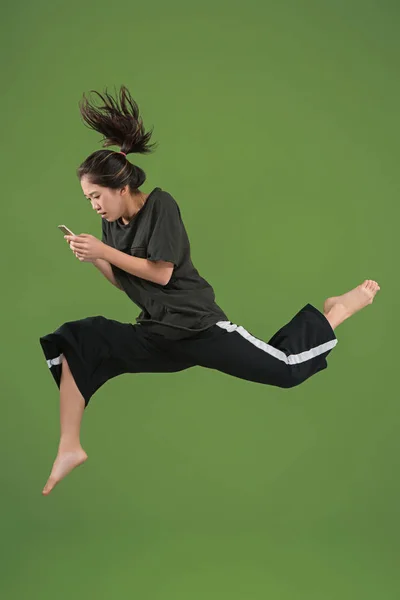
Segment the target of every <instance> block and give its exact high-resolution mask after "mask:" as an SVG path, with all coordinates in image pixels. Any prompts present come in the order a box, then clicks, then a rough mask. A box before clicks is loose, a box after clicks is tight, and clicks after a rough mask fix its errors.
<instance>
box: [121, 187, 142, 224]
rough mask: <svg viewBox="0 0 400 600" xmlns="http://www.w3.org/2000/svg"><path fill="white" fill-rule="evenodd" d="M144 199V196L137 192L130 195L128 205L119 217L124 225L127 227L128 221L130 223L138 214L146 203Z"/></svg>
mask: <svg viewBox="0 0 400 600" xmlns="http://www.w3.org/2000/svg"><path fill="white" fill-rule="evenodd" d="M146 197H147V196H146V194H143V192H137V193H136V194H132V196H130V202H129V205H128V206H127V208H126V210H125V212H124V214H123V215H122V216H121V221H122V222H123V223H124V224H125V225H127V224H128V223H129V221H131V220H132V219H133V217H134V216H135V215H136V214H137V213H138V212H139V210H140V209H141V208H142V206H143V204H144V203H145V201H146Z"/></svg>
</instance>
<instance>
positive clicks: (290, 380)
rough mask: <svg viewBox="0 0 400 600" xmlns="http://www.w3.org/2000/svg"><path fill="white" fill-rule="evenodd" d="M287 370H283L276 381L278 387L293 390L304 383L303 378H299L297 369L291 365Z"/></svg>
mask: <svg viewBox="0 0 400 600" xmlns="http://www.w3.org/2000/svg"><path fill="white" fill-rule="evenodd" d="M286 366H287V368H286V369H282V371H281V372H280V373H279V375H278V377H277V379H276V384H275V385H276V386H277V387H280V388H284V389H288V388H293V387H296V386H297V385H300V383H301V382H302V381H303V380H302V379H301V377H299V376H298V373H296V371H295V369H293V367H291V366H290V365H286Z"/></svg>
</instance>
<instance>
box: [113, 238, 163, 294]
mask: <svg viewBox="0 0 400 600" xmlns="http://www.w3.org/2000/svg"><path fill="white" fill-rule="evenodd" d="M104 260H106V261H107V262H109V263H111V264H113V265H115V266H116V267H118V268H119V269H122V270H123V271H125V272H126V273H129V274H130V275H135V276H136V277H140V278H141V279H147V281H152V282H153V283H158V284H159V285H165V281H164V279H165V269H162V268H161V267H160V266H158V265H157V264H156V263H155V262H151V261H150V260H147V258H138V257H137V256H131V255H130V254H126V253H125V252H120V251H119V250H117V249H116V248H112V247H111V246H107V245H106V247H105V250H104Z"/></svg>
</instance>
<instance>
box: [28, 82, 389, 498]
mask: <svg viewBox="0 0 400 600" xmlns="http://www.w3.org/2000/svg"><path fill="white" fill-rule="evenodd" d="M94 93H95V94H97V96H98V97H99V98H100V99H101V101H102V103H103V104H102V105H101V106H96V105H94V104H92V103H90V102H89V100H88V99H87V98H86V97H85V94H84V95H83V98H82V100H81V101H80V103H79V108H80V112H81V115H82V118H83V120H84V122H85V124H86V125H87V126H89V127H90V128H91V129H94V130H95V131H97V132H99V133H100V134H102V136H103V140H102V141H103V148H107V147H108V146H117V147H118V148H120V150H119V151H113V150H106V149H102V150H97V151H95V152H93V153H92V154H90V156H88V157H87V158H86V160H85V161H84V162H83V163H82V164H81V165H80V167H79V168H78V172H77V175H78V178H79V181H80V184H81V187H82V190H83V193H84V195H85V197H86V198H87V199H88V200H89V201H90V204H91V206H92V208H93V210H95V211H96V212H97V213H98V214H99V215H100V216H101V219H102V239H101V241H100V240H99V239H97V238H96V237H94V236H92V235H88V234H84V233H83V234H80V235H74V236H68V235H67V236H65V238H66V240H67V242H68V244H69V246H70V248H71V250H72V251H73V253H74V255H75V256H76V258H77V259H78V260H80V261H81V262H91V263H93V264H94V266H95V267H96V268H97V269H98V270H99V271H100V272H101V273H102V274H103V275H104V276H105V277H106V278H107V279H108V280H109V281H110V283H112V284H113V285H114V286H116V287H117V288H118V289H120V290H121V291H123V292H124V293H125V294H127V296H128V297H129V298H130V299H131V300H132V302H133V303H134V304H136V305H137V306H138V307H139V308H140V309H141V313H140V314H139V316H138V317H137V318H136V323H135V324H132V323H121V322H119V321H115V320H112V319H107V318H105V317H102V316H94V317H87V318H85V319H81V320H79V321H69V322H67V323H64V324H63V325H61V327H59V328H58V329H57V330H56V331H54V332H53V333H50V334H48V335H45V336H43V337H41V338H40V343H41V347H42V349H43V352H44V355H45V357H46V360H47V364H48V366H49V368H50V372H51V374H52V376H53V377H54V380H55V382H56V384H57V386H58V388H59V390H60V427H61V436H60V442H59V447H58V453H57V457H56V459H55V461H54V464H53V467H52V470H51V473H50V476H49V479H48V481H47V483H46V485H45V487H44V489H43V492H42V493H43V495H48V494H49V493H50V492H51V490H52V489H53V488H54V486H55V485H56V484H57V483H58V482H59V481H61V479H63V478H64V477H65V476H66V475H67V474H68V473H69V472H70V471H72V469H74V468H75V467H77V466H78V465H81V464H82V463H84V462H85V460H86V459H87V454H86V453H85V451H84V450H83V448H82V446H81V442H80V427H81V420H82V416H83V412H84V409H85V408H86V407H87V405H88V403H89V400H90V398H91V397H92V396H93V394H94V393H95V392H96V390H98V389H99V388H100V387H101V386H102V385H103V384H104V383H105V382H106V381H108V380H109V379H112V378H113V377H116V376H117V375H121V374H123V373H172V372H177V371H183V370H184V369H189V368H190V367H194V366H202V367H207V368H208V369H216V370H218V371H221V372H223V373H227V374H228V375H233V376H234V377H239V378H241V379H247V380H248V381H254V382H257V383H263V384H267V385H273V386H277V387H280V388H290V387H294V386H296V385H299V384H300V383H302V382H303V381H305V380H306V379H308V378H309V377H311V376H312V375H314V374H315V373H318V371H321V370H323V369H325V368H326V367H327V361H326V358H327V356H328V354H329V353H330V351H331V350H332V348H334V347H335V346H336V344H337V339H336V336H335V333H334V330H335V329H336V327H338V325H340V324H341V323H342V322H343V321H344V320H346V319H348V318H349V317H351V316H352V315H353V314H354V313H355V312H357V311H359V310H360V309H362V308H364V307H365V306H367V305H368V304H371V303H372V301H373V299H374V296H375V294H376V293H377V291H378V290H379V289H380V287H379V285H378V284H377V283H376V282H375V281H372V280H366V281H364V282H363V283H361V284H360V285H358V286H357V287H356V288H354V289H352V290H351V291H349V292H347V293H345V294H343V295H341V296H335V297H332V298H328V299H327V300H326V301H325V303H324V306H323V311H322V312H320V311H319V310H318V309H317V308H315V307H314V306H312V305H311V304H307V305H306V306H304V307H303V308H302V309H301V310H300V311H299V312H298V313H297V314H296V315H295V316H294V317H293V318H292V319H291V321H289V322H288V323H287V324H286V325H284V326H283V327H282V328H281V329H279V331H278V332H277V333H275V335H274V336H273V337H272V338H271V339H270V340H269V341H268V342H264V341H262V340H260V339H258V338H256V337H255V336H254V335H252V334H251V333H249V332H248V331H247V330H246V329H244V327H242V326H239V325H235V324H234V323H233V322H231V321H230V320H229V319H228V317H227V315H226V314H225V313H224V311H223V310H222V309H221V308H220V307H219V306H218V305H217V304H216V302H215V295H214V290H213V288H212V287H211V285H210V284H209V283H208V282H207V281H206V280H205V279H204V278H203V277H201V275H200V274H199V272H198V271H197V269H196V268H195V267H194V265H193V263H192V260H191V256H190V243H189V239H188V236H187V233H186V229H185V225H184V223H183V220H182V215H181V211H180V208H179V206H178V204H177V202H176V201H175V199H174V198H173V197H172V196H171V194H169V193H168V192H167V191H165V190H162V189H161V188H159V187H156V188H154V189H153V190H152V191H151V193H150V194H145V193H143V192H142V191H140V188H141V187H142V185H143V184H144V182H145V180H146V175H145V173H144V172H143V170H142V169H141V168H139V167H138V166H136V165H134V164H133V163H131V162H130V161H129V160H128V158H127V155H128V154H132V153H135V152H136V153H141V154H147V153H149V152H151V151H152V150H153V149H154V143H150V139H151V135H152V131H147V132H146V131H145V129H144V126H143V122H142V119H141V117H140V115H139V109H138V106H137V104H136V102H135V101H134V100H133V98H132V97H131V95H130V93H129V91H128V89H127V88H126V87H125V86H122V87H121V88H120V91H119V93H118V94H116V95H115V98H113V97H112V96H111V95H110V94H109V93H108V92H107V90H106V91H105V92H104V93H103V94H100V93H98V92H94Z"/></svg>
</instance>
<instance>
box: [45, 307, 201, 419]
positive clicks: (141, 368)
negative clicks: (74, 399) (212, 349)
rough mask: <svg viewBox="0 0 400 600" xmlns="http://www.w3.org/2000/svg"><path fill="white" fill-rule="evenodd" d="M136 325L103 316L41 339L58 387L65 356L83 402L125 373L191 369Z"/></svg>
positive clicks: (67, 325)
mask: <svg viewBox="0 0 400 600" xmlns="http://www.w3.org/2000/svg"><path fill="white" fill-rule="evenodd" d="M159 339H161V338H160V336H154V335H152V334H151V333H149V332H147V331H145V330H144V329H143V328H142V327H140V326H138V325H133V324H132V323H120V322H119V321H115V320H113V319H107V318H105V317H103V316H95V317H86V318H85V319H80V320H78V321H69V322H67V323H64V324H63V325H61V326H60V327H59V328H58V329H57V330H56V331H54V332H52V333H49V334H47V335H44V336H42V337H41V338H40V344H41V346H42V350H43V352H44V355H45V358H46V362H47V365H48V367H49V369H50V373H51V374H52V376H53V378H54V381H55V383H56V384H57V386H58V388H59V387H60V383H61V369H62V358H63V356H65V358H66V360H67V362H68V365H69V367H70V369H71V373H72V376H73V378H74V380H75V383H76V385H77V387H78V389H79V391H80V392H81V394H82V396H83V398H84V400H85V408H86V407H87V405H88V404H89V400H90V398H91V397H92V396H93V394H94V393H95V392H96V391H97V390H98V389H99V388H100V387H101V386H102V385H104V384H105V383H106V382H107V381H108V380H109V379H112V378H113V377H117V376H118V375H122V374H124V373H173V372H177V371H183V370H184V369H188V368H190V367H193V366H194V364H193V363H192V362H191V361H190V360H189V359H188V358H187V357H184V356H179V357H178V356H173V355H172V354H171V353H170V352H169V348H168V345H166V344H164V345H163V346H161V345H160V343H158V340H159Z"/></svg>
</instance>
